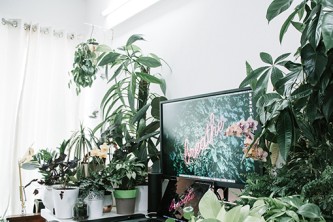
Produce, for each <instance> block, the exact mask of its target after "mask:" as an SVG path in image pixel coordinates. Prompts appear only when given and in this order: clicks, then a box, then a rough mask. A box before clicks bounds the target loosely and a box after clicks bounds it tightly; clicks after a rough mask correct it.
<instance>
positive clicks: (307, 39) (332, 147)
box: [240, 0, 333, 219]
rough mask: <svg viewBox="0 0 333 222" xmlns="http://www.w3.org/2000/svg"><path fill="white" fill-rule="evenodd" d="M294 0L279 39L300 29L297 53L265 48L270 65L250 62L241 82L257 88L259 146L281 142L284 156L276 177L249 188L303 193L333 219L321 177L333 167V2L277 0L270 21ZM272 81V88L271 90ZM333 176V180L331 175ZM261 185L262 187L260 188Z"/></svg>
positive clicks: (271, 7)
mask: <svg viewBox="0 0 333 222" xmlns="http://www.w3.org/2000/svg"><path fill="white" fill-rule="evenodd" d="M294 2H298V3H297V5H296V7H295V8H294V10H293V11H292V13H291V14H290V15H289V16H288V17H287V19H286V21H285V22H284V23H283V25H282V27H281V30H280V36H279V39H280V41H282V39H283V37H284V35H285V33H286V32H287V30H288V28H289V27H290V26H293V27H294V28H296V29H297V30H298V31H299V32H300V33H301V38H300V46H299V47H298V49H297V51H296V53H295V57H294V58H293V59H292V60H289V59H287V58H288V57H289V56H290V53H286V54H283V55H280V56H278V57H277V58H276V59H273V58H272V56H271V55H270V54H269V53H266V52H261V53H260V58H261V60H262V61H263V62H264V63H265V66H263V67H259V68H256V69H252V67H251V66H250V65H249V64H248V63H246V68H247V77H246V78H245V79H244V80H243V82H242V83H241V84H240V87H245V86H247V85H250V86H251V88H252V89H253V91H254V94H253V98H254V103H255V104H256V107H257V114H258V117H257V119H258V121H259V122H260V124H261V126H262V127H261V130H259V133H258V134H257V135H256V136H257V138H258V139H259V144H260V147H262V148H264V149H265V150H266V151H267V152H268V151H270V150H269V149H270V144H272V143H276V144H278V148H279V152H280V154H281V156H282V158H283V159H284V161H285V165H284V166H283V167H282V169H278V170H277V175H276V176H275V175H266V176H265V177H269V178H267V179H266V180H262V181H261V182H260V180H259V181H258V183H257V182H256V183H252V184H251V183H249V184H248V186H247V191H246V192H250V193H251V192H256V193H257V195H267V193H271V192H274V194H275V195H279V196H284V195H293V194H301V193H302V194H304V195H305V197H306V198H308V199H309V200H310V201H313V202H314V203H316V204H318V206H319V207H320V208H321V209H322V211H323V213H324V214H325V217H326V216H327V217H328V218H330V219H333V218H332V217H331V215H332V212H333V200H332V199H331V198H329V199H330V200H327V199H326V198H324V197H326V196H327V195H329V196H330V195H332V194H333V188H332V186H329V185H327V178H325V177H322V176H321V175H322V174H323V173H324V172H325V169H326V168H329V167H331V166H333V156H332V155H331V154H332V152H333V123H332V121H333V115H332V114H333V35H332V33H333V25H332V24H333V3H332V1H331V0H322V1H316V0H304V1H293V0H273V1H272V3H271V4H270V5H269V7H268V10H267V14H266V18H267V20H268V22H270V21H271V20H272V19H274V18H275V17H276V16H278V15H279V14H281V13H282V12H284V11H286V10H287V9H289V8H290V7H291V5H292V3H294ZM270 84H271V85H272V86H273V89H274V90H273V91H272V92H270V91H269V90H268V89H269V85H270ZM268 167H270V166H268ZM329 178H330V181H333V180H332V179H333V177H332V176H329ZM250 180H251V181H254V179H253V178H252V179H251V178H250ZM313 180H316V183H313V182H312V181H313ZM260 183H261V184H262V185H260ZM315 184H320V187H317V186H315ZM325 184H326V185H325ZM256 185H260V186H261V187H262V188H263V189H262V190H261V193H260V190H258V189H256V187H255V186H256ZM318 188H319V189H318ZM309 190H312V192H308V191H309ZM320 197H322V198H320Z"/></svg>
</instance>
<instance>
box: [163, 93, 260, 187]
mask: <svg viewBox="0 0 333 222" xmlns="http://www.w3.org/2000/svg"><path fill="white" fill-rule="evenodd" d="M252 94H253V93H252V90H251V89H249V88H246V89H235V90H228V91H222V92H215V93H210V94H204V95H197V96H192V97H187V98H180V99H174V100H167V101H164V102H161V153H162V157H161V159H162V172H163V175H164V176H165V177H166V178H173V177H177V176H180V177H187V178H193V179H198V180H205V181H214V182H218V183H219V184H221V185H222V186H224V187H234V188H242V187H243V186H244V184H245V181H246V175H247V174H248V173H251V172H259V173H260V169H261V167H260V165H259V162H258V161H255V160H254V158H245V156H246V155H247V156H251V152H248V147H249V145H250V144H251V143H252V142H253V140H254V134H255V130H256V129H257V127H258V124H257V121H255V120H254V115H255V114H254V111H255V110H254V107H253V104H252ZM263 158H265V157H263Z"/></svg>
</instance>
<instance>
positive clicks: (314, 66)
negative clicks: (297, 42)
mask: <svg viewBox="0 0 333 222" xmlns="http://www.w3.org/2000/svg"><path fill="white" fill-rule="evenodd" d="M301 57H302V60H303V64H304V72H305V73H306V75H307V76H308V79H309V82H310V83H311V84H316V83H317V82H318V81H319V79H320V77H321V75H322V74H323V72H324V70H325V68H326V64H327V57H326V55H325V53H324V52H323V51H321V50H317V51H316V50H315V49H314V48H313V47H312V46H311V45H310V44H307V45H305V46H304V47H303V48H302V50H301Z"/></svg>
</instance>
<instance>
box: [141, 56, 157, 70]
mask: <svg viewBox="0 0 333 222" xmlns="http://www.w3.org/2000/svg"><path fill="white" fill-rule="evenodd" d="M136 61H137V62H138V63H140V64H142V65H144V66H148V67H150V68H156V67H159V66H161V65H162V64H161V62H160V61H159V60H157V59H156V58H153V57H148V56H141V57H139V58H138V59H137V60H136Z"/></svg>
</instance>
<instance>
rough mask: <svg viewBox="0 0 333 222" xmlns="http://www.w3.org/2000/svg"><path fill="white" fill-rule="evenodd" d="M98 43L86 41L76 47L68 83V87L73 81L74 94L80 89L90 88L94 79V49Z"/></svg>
mask: <svg viewBox="0 0 333 222" xmlns="http://www.w3.org/2000/svg"><path fill="white" fill-rule="evenodd" d="M97 45H98V43H97V42H96V40H95V39H88V40H87V42H82V43H80V44H79V45H77V46H76V51H75V53H74V63H73V69H72V70H71V72H70V74H71V80H70V81H69V83H68V87H70V86H71V85H72V83H73V81H74V83H75V86H76V94H79V93H80V92H81V88H85V87H88V86H89V87H90V86H91V85H92V83H93V81H94V80H95V79H96V72H97V66H96V53H95V49H96V47H97Z"/></svg>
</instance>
